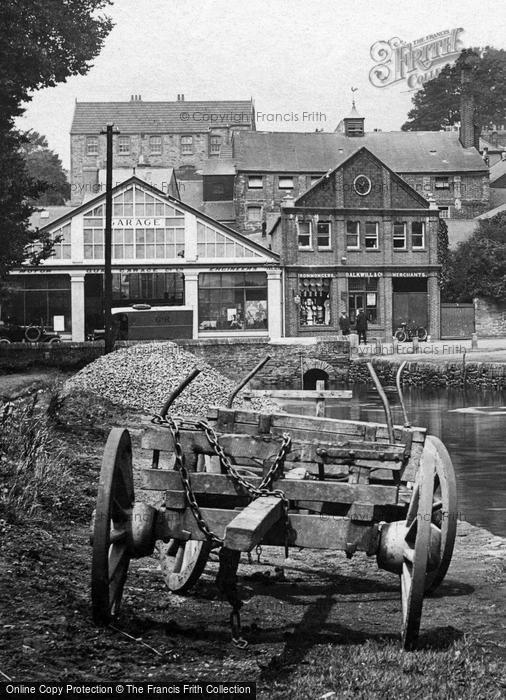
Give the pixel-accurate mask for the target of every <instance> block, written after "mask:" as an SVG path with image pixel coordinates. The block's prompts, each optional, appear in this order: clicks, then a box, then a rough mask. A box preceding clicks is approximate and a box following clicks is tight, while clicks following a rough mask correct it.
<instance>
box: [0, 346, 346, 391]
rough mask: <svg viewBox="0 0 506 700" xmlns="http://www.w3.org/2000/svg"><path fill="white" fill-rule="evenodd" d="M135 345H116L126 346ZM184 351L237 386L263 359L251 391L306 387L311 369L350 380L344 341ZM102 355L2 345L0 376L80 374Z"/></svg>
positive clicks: (90, 350) (82, 349)
mask: <svg viewBox="0 0 506 700" xmlns="http://www.w3.org/2000/svg"><path fill="white" fill-rule="evenodd" d="M130 344H132V343H128V342H121V343H117V344H116V347H124V346H127V345H130ZM177 344H178V345H179V346H180V347H184V348H185V349H186V350H188V351H189V352H192V353H193V354H194V355H196V357H197V358H198V359H200V360H203V361H205V362H208V363H209V364H210V365H211V366H212V367H214V368H215V369H217V370H219V371H220V372H222V374H224V375H225V376H226V377H229V378H230V379H232V380H234V381H237V382H239V381H240V380H241V379H242V378H243V377H245V376H246V375H247V374H248V373H249V372H250V371H251V370H252V369H253V368H254V367H255V366H256V365H257V364H258V363H259V362H260V360H262V359H263V358H264V357H266V356H267V355H270V356H271V360H270V361H269V362H268V363H267V364H266V365H265V366H264V367H263V368H262V370H261V371H260V372H259V373H258V375H256V376H255V379H254V380H253V382H252V383H251V387H252V388H255V387H258V386H264V387H267V388H274V387H277V386H279V387H283V386H293V387H294V388H299V387H300V386H301V385H302V376H303V375H304V374H305V373H306V372H308V371H309V370H314V369H319V370H322V371H323V372H325V373H326V374H327V376H328V379H329V382H328V383H329V386H331V387H332V386H334V385H335V384H336V383H337V382H342V381H343V380H344V379H345V378H346V374H347V368H348V363H349V344H348V343H347V342H344V341H342V340H338V339H335V340H331V339H326V340H325V341H321V342H316V343H314V344H310V345H308V344H293V343H291V342H290V343H270V342H269V341H268V340H266V339H265V340H264V339H258V338H241V339H239V338H233V339H231V338H216V339H214V338H213V339H205V340H181V341H177ZM103 352H104V344H103V343H101V342H96V343H59V344H56V345H48V344H45V343H38V344H33V345H30V344H28V343H12V344H11V345H8V344H2V343H0V373H3V374H7V373H12V372H26V371H28V370H30V369H34V368H45V367H47V368H58V369H61V370H64V371H69V372H71V371H77V370H79V369H81V368H82V367H84V366H85V365H87V364H89V363H90V362H93V360H95V359H97V358H98V357H100V356H101V355H103Z"/></svg>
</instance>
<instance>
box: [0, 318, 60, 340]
mask: <svg viewBox="0 0 506 700" xmlns="http://www.w3.org/2000/svg"><path fill="white" fill-rule="evenodd" d="M0 343H50V344H53V343H61V336H60V335H59V334H58V333H56V332H55V331H50V330H47V329H46V328H44V326H37V325H31V326H20V325H18V324H17V323H10V322H6V323H2V322H0Z"/></svg>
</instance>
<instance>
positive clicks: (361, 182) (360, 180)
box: [353, 175, 371, 197]
mask: <svg viewBox="0 0 506 700" xmlns="http://www.w3.org/2000/svg"><path fill="white" fill-rule="evenodd" d="M353 188H354V190H355V192H356V193H357V194H359V195H361V196H362V197H364V196H365V195H366V194H369V192H370V191H371V181H370V180H369V178H368V177H367V175H357V177H356V178H355V179H354V180H353Z"/></svg>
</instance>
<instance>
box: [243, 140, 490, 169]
mask: <svg viewBox="0 0 506 700" xmlns="http://www.w3.org/2000/svg"><path fill="white" fill-rule="evenodd" d="M234 145H235V162H236V167H237V170H242V171H249V172H285V173H298V172H300V173H315V174H318V173H324V172H326V171H328V170H331V169H334V168H335V167H337V166H338V165H340V163H341V162H343V161H344V160H346V158H348V157H349V156H350V155H351V154H352V153H353V152H354V151H355V150H356V149H357V148H358V147H359V146H366V147H367V148H368V149H369V150H370V151H371V152H372V153H373V154H374V155H375V156H376V157H377V158H379V159H380V160H381V161H383V162H384V163H385V164H386V165H388V166H389V167H390V168H391V169H392V170H394V171H395V172H397V173H410V172H412V173H419V172H425V173H430V172H435V173H440V172H476V171H483V173H484V174H485V173H486V172H487V170H488V168H487V166H486V164H485V163H484V161H483V159H482V158H481V156H480V155H479V153H478V152H477V151H476V149H474V148H463V147H462V145H461V143H460V141H459V138H458V134H457V133H454V132H439V131H381V132H373V133H369V134H365V135H364V136H361V137H349V136H344V135H343V134H338V133H327V132H307V133H289V132H265V131H264V132H262V131H243V132H237V133H236V134H235V135H234Z"/></svg>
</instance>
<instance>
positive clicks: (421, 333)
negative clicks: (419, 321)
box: [416, 326, 428, 342]
mask: <svg viewBox="0 0 506 700" xmlns="http://www.w3.org/2000/svg"><path fill="white" fill-rule="evenodd" d="M416 335H417V338H418V340H421V341H422V342H423V341H424V340H427V335H428V333H427V329H426V328H424V327H423V326H418V328H417V329H416Z"/></svg>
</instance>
